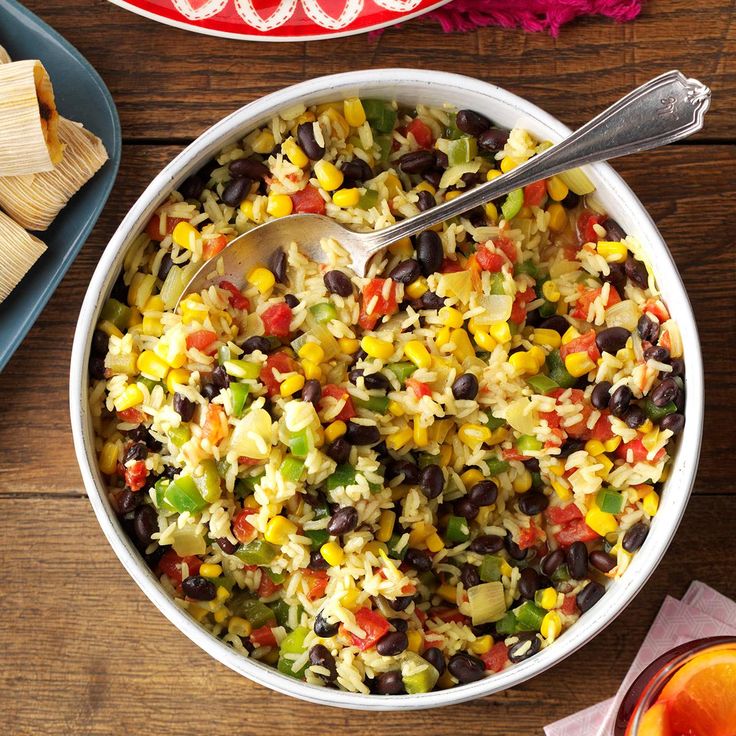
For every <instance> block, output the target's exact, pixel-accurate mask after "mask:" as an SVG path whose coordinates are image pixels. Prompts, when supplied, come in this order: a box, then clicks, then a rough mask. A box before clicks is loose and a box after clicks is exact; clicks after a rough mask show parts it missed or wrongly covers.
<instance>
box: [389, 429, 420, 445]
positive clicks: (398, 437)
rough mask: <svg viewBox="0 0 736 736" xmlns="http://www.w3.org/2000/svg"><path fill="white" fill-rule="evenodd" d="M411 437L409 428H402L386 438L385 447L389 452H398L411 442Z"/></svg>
mask: <svg viewBox="0 0 736 736" xmlns="http://www.w3.org/2000/svg"><path fill="white" fill-rule="evenodd" d="M413 436H414V432H413V431H412V429H411V427H404V428H402V429H400V430H398V431H397V432H394V433H393V434H390V435H389V436H388V437H386V446H387V447H388V448H389V450H400V449H401V448H402V447H405V446H406V445H407V444H409V442H411V439H412V437H413Z"/></svg>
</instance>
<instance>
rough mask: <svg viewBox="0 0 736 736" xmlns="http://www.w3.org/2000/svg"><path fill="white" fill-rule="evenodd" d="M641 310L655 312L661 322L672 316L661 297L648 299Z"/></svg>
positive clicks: (649, 312)
mask: <svg viewBox="0 0 736 736" xmlns="http://www.w3.org/2000/svg"><path fill="white" fill-rule="evenodd" d="M641 311H642V312H644V313H645V314H647V313H648V314H653V315H654V316H655V317H656V318H657V319H658V320H659V321H660V322H666V321H667V320H668V319H669V318H670V313H669V312H668V311H667V307H665V305H664V304H662V302H661V301H660V300H659V299H654V298H652V299H647V300H646V302H645V304H644V306H643V307H642V310H641Z"/></svg>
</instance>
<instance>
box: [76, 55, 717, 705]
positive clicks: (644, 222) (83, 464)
mask: <svg viewBox="0 0 736 736" xmlns="http://www.w3.org/2000/svg"><path fill="white" fill-rule="evenodd" d="M387 87H390V88H391V89H392V90H393V91H394V93H395V97H396V98H398V99H399V100H400V99H401V98H402V94H401V92H402V91H403V92H405V94H404V95H403V96H404V97H408V96H409V95H410V91H411V94H412V95H416V94H417V90H421V89H427V90H429V89H431V88H435V89H440V90H441V89H443V88H444V89H452V90H454V92H455V93H457V90H464V91H466V92H470V93H472V94H475V95H480V96H482V97H485V98H487V100H488V103H489V104H492V103H493V102H497V103H501V104H504V105H506V106H507V107H510V108H512V109H514V110H517V111H518V113H519V116H521V117H523V118H526V119H530V120H533V121H534V122H536V123H537V124H538V125H539V126H541V127H544V128H546V129H547V130H548V131H549V132H550V137H551V138H553V139H554V138H558V139H559V138H562V137H564V136H565V135H567V134H568V133H569V132H570V131H569V129H568V128H567V127H566V126H565V125H563V124H562V123H561V122H560V121H559V120H557V119H556V118H554V117H553V116H552V115H550V114H549V113H547V112H545V111H543V110H541V109H540V108H538V107H537V106H536V105H534V104H533V103H530V102H527V101H526V100H524V99H523V98H521V97H519V96H517V95H515V94H513V93H511V92H508V91H506V90H504V89H502V88H500V87H497V86H495V85H493V84H489V83H487V82H483V81H480V80H476V79H473V78H470V77H466V76H463V75H459V74H453V73H448V72H438V71H432V70H420V69H402V68H392V69H366V70H360V71H353V72H345V73H341V74H334V75H328V76H323V77H317V78H315V79H311V80H308V81H305V82H301V83H299V84H295V85H292V86H290V87H286V88H284V89H282V90H279V91H277V92H273V93H271V94H269V95H267V96H265V97H262V98H259V99H258V100H255V101H253V102H251V103H249V104H247V105H245V106H244V107H241V108H240V109H238V110H236V111H235V112H233V113H231V114H230V115H228V116H227V117H225V118H223V119H222V120H220V121H219V122H217V123H215V125H213V126H212V127H211V128H209V129H208V130H206V131H205V132H204V133H203V134H202V135H201V136H199V138H197V139H196V140H195V141H194V142H193V143H191V144H190V145H189V146H187V147H186V148H185V149H184V150H183V151H182V152H181V153H179V154H178V155H177V156H176V157H175V158H174V159H173V160H172V161H171V162H170V163H169V164H168V165H167V166H165V167H164V169H162V170H161V172H160V173H159V174H158V175H157V176H156V177H155V178H154V179H153V180H152V181H151V183H150V184H149V185H148V187H146V189H145V191H144V192H143V194H142V195H141V196H140V197H139V198H138V200H137V201H136V202H135V204H134V205H133V206H132V207H131V209H130V210H129V211H128V213H127V214H126V216H125V217H124V218H123V220H122V222H121V223H120V225H119V227H118V228H117V230H116V231H115V233H114V234H113V236H112V238H111V239H110V242H109V244H108V245H107V247H106V248H105V251H104V252H103V254H102V256H101V258H100V260H99V263H98V265H97V267H96V269H95V272H94V274H93V275H92V278H91V279H90V283H89V286H88V289H87V292H86V294H85V297H84V302H83V304H82V307H81V310H80V314H79V320H78V323H77V327H76V330H75V336H74V343H73V347H72V357H71V365H70V380H69V401H70V414H71V423H72V433H73V440H74V448H75V452H76V455H77V460H78V463H79V466H80V470H81V473H82V478H83V481H84V485H85V489H86V492H87V495H88V497H89V499H90V503H91V504H92V507H93V509H94V512H95V515H96V516H97V519H98V522H99V524H100V526H101V527H102V530H103V533H104V534H105V536H106V537H107V540H108V542H109V543H110V545H111V547H112V548H113V550H114V552H115V553H116V555H117V556H118V558H119V559H120V561H121V563H122V564H123V566H124V567H125V569H126V570H127V571H128V573H129V574H130V576H131V577H132V578H133V580H134V581H135V582H136V584H137V585H138V586H139V587H140V588H141V590H142V591H143V592H144V593H145V595H146V596H147V597H148V598H149V599H150V600H151V602H152V603H153V604H154V605H155V606H156V607H157V608H158V609H159V610H160V611H161V613H163V615H164V616H166V618H167V619H169V621H170V622H171V623H172V624H174V626H176V627H177V628H178V629H179V630H180V631H181V632H182V633H184V634H185V635H186V636H187V637H188V638H189V639H191V640H192V641H193V642H194V643H195V644H197V645H198V646H199V647H201V648H202V649H203V650H205V651H206V652H207V653H208V654H210V655H211V656H213V657H214V658H215V659H217V660H218V661H219V662H221V663H222V664H224V665H226V666H227V667H229V668H230V669H232V670H234V671H235V672H238V673H239V674H241V675H244V676H245V677H247V678H248V679H250V680H252V681H254V682H258V683H260V684H263V685H266V686H267V687H269V688H271V689H273V690H276V691H277V692H281V693H284V694H287V695H291V696H293V697H296V698H299V699H301V700H305V701H309V702H313V703H318V704H323V705H331V706H336V707H343V708H351V709H357V710H372V711H393V710H413V709H423V708H433V707H440V706H444V705H449V704H454V703H461V702H465V701H468V700H472V699H475V698H479V697H482V696H485V695H490V694H492V693H495V692H498V691H500V690H504V689H506V688H509V687H513V686H516V685H519V684H521V683H522V682H524V681H526V680H528V679H530V678H531V677H533V676H535V675H537V674H540V673H541V672H543V671H545V670H547V669H549V668H550V667H551V666H553V665H554V664H557V663H558V662H560V661H562V660H563V659H564V658H566V657H568V656H569V655H570V654H572V653H573V652H575V651H576V650H577V649H579V648H580V647H582V646H583V645H584V644H586V643H588V642H589V641H590V640H591V639H592V638H593V637H594V636H595V635H596V634H598V633H600V632H601V631H602V630H603V629H604V628H605V627H606V626H607V625H608V624H610V623H611V621H613V620H614V618H616V616H618V615H619V614H620V613H621V612H622V611H623V610H624V608H625V607H626V606H627V605H628V604H629V603H630V602H631V601H632V600H633V598H634V597H635V596H636V594H637V593H638V592H639V590H640V589H641V588H642V587H643V585H644V584H645V583H646V581H647V580H648V579H649V577H650V576H651V574H652V573H653V572H654V570H655V569H656V567H657V565H658V564H659V562H660V560H661V559H662V557H663V555H664V553H665V552H666V550H667V548H668V546H669V544H670V542H671V541H672V538H673V537H674V534H675V532H676V530H677V527H678V526H679V523H680V520H681V518H682V515H683V513H684V511H685V508H686V506H687V501H688V498H689V495H690V493H691V490H692V486H693V483H694V480H695V474H696V471H697V465H698V457H699V452H700V443H701V434H702V424H703V404H704V389H703V366H702V357H701V351H700V344H699V339H698V333H697V327H696V324H695V318H694V315H693V312H692V307H691V305H690V302H689V299H688V296H687V293H686V291H685V287H684V285H683V283H682V280H681V278H680V275H679V273H678V271H677V268H676V266H675V264H674V261H673V259H672V256H671V254H670V252H669V249H668V248H667V245H666V244H665V242H664V240H663V238H662V236H661V235H660V233H659V231H658V230H657V228H656V226H655V224H654V222H653V221H652V219H651V217H650V216H649V213H648V212H647V211H646V209H645V208H644V206H643V205H642V204H641V202H639V200H638V198H637V197H636V195H635V194H634V193H633V191H632V190H631V189H630V188H629V187H628V185H627V184H626V183H625V182H624V180H623V179H622V178H621V177H620V176H619V175H618V174H617V173H616V172H615V171H614V170H613V169H612V168H611V167H610V166H609V165H608V164H606V163H599V164H593V165H592V166H589V167H586V171H588V172H589V173H590V174H591V176H592V178H594V179H595V180H598V181H600V182H601V184H599V185H597V189H598V188H599V187H601V186H602V187H603V188H604V190H605V192H606V195H607V198H608V199H609V200H617V204H618V206H619V207H620V208H624V209H626V210H631V211H632V212H634V213H635V219H636V220H637V226H638V232H637V234H638V235H639V237H640V239H641V240H642V242H643V243H645V244H646V245H645V249H646V250H647V251H648V252H649V253H652V254H653V255H655V256H656V257H657V258H656V262H655V259H654V258H652V259H651V260H652V262H653V266H654V270H655V273H656V276H657V281H658V283H667V284H668V287H667V301H668V304H669V305H670V306H672V305H674V304H676V305H677V309H676V312H677V317H676V319H677V322H678V325H679V327H680V330H681V332H682V333H683V337H684V336H685V335H687V337H688V339H687V340H683V342H685V343H686V345H687V350H686V353H685V363H686V371H687V381H688V397H687V412H688V415H687V416H688V421H687V423H686V425H685V431H684V432H683V435H682V436H681V438H680V440H679V447H678V451H677V453H676V456H675V459H674V461H673V467H672V471H671V473H670V478H669V479H668V481H667V483H668V484H669V486H668V488H671V490H670V492H669V493H667V494H664V495H663V504H662V508H661V510H660V513H659V514H658V516H657V517H655V519H654V521H653V524H652V526H653V527H662V528H658V529H657V533H656V534H650V535H649V537H648V538H647V540H646V542H645V549H646V553H647V556H646V557H644V556H643V555H642V554H641V553H640V554H639V555H637V556H636V557H635V558H634V562H633V563H632V565H631V566H630V569H629V570H627V572H626V574H624V575H623V576H622V577H621V578H619V579H618V580H616V581H615V582H614V583H613V584H612V585H611V586H610V588H609V589H608V591H607V593H606V595H605V596H604V597H603V599H602V600H601V602H599V603H598V604H596V606H594V607H593V608H592V609H591V610H590V611H588V612H587V613H586V614H585V616H583V617H581V618H580V619H579V620H578V621H577V622H576V623H575V625H574V626H573V627H571V629H570V630H569V631H568V632H566V634H565V636H564V637H561V638H560V639H559V640H558V641H556V642H555V643H554V646H551V647H548V648H545V649H544V650H542V651H541V652H539V653H538V654H537V655H535V656H534V657H532V658H530V659H528V660H525V661H523V662H520V663H518V664H515V665H514V666H513V667H510V668H508V669H506V670H503V671H502V672H500V673H496V674H493V675H489V676H487V677H485V678H483V679H481V680H479V681H477V682H474V683H469V684H466V685H459V686H456V687H454V688H450V689H447V690H441V691H437V692H430V693H422V694H416V695H401V696H389V695H363V694H360V693H351V692H347V691H342V690H333V689H331V688H325V687H319V686H316V685H309V684H307V683H304V682H301V681H299V680H295V679H293V678H290V677H288V676H287V675H284V674H282V673H280V672H278V670H276V669H275V668H273V667H270V666H268V665H265V664H263V663H261V662H258V661H256V660H252V659H250V658H248V657H244V656H243V655H241V654H240V653H238V652H237V651H236V650H234V649H233V648H232V647H231V646H230V645H228V644H226V643H225V642H223V641H222V640H220V639H218V638H217V637H215V636H214V635H213V634H212V633H210V632H209V631H208V630H206V629H205V628H204V627H202V626H201V625H200V624H198V623H197V622H196V621H195V620H194V619H193V618H191V617H190V616H189V615H188V614H187V613H186V612H185V611H183V610H182V609H181V608H179V607H178V606H177V605H176V603H175V602H174V599H173V598H171V597H170V596H169V594H168V593H167V592H166V591H165V590H164V589H163V587H162V586H161V585H160V583H159V581H158V579H157V578H156V577H155V576H154V575H153V573H152V572H151V570H150V569H149V568H148V566H147V565H146V564H145V562H144V560H143V559H142V557H141V556H140V554H139V553H138V552H137V550H136V549H135V547H134V546H133V544H132V543H131V542H130V540H129V539H128V538H127V535H125V533H124V531H123V530H122V528H121V526H120V524H119V522H118V520H117V518H116V516H115V514H114V512H113V511H112V509H111V507H110V504H109V501H108V499H107V497H106V491H105V486H104V483H103V482H102V479H101V476H100V474H99V470H98V469H97V467H96V454H95V450H94V439H93V436H92V433H91V431H90V430H91V420H90V416H89V406H88V400H87V361H88V356H89V349H90V336H91V333H92V330H93V328H94V324H95V322H96V318H97V314H98V312H99V309H100V308H101V305H102V302H103V297H105V298H106V296H107V293H108V291H109V288H110V287H111V284H112V282H113V277H112V276H111V275H110V274H114V273H116V264H119V263H120V262H121V261H122V258H123V254H124V252H125V250H126V248H127V246H128V245H129V242H130V241H131V240H132V238H133V237H135V235H136V234H137V233H138V232H139V228H140V225H141V223H142V222H143V221H144V220H145V218H146V217H149V216H150V214H151V213H152V212H153V210H154V209H155V208H156V207H157V206H158V204H159V202H160V201H161V200H162V198H163V197H164V196H168V193H169V192H170V191H171V189H172V188H174V187H175V185H177V184H178V183H179V182H180V181H181V180H183V178H185V176H187V175H189V174H190V173H191V172H192V171H193V170H195V169H196V167H197V165H201V163H202V162H203V161H204V160H205V159H206V158H207V157H208V156H212V155H213V154H214V153H215V152H217V151H218V150H219V149H220V148H221V147H222V146H223V145H225V143H224V142H223V141H225V140H226V139H228V138H233V137H234V134H235V133H240V134H242V131H245V130H247V128H248V127H249V126H253V125H256V124H257V123H254V122H253V121H254V119H256V118H258V117H263V116H264V114H268V115H270V114H272V113H273V111H276V110H283V109H286V108H288V107H289V106H290V105H294V104H295V103H297V102H298V101H300V100H303V99H304V98H306V97H309V96H310V95H311V96H313V97H314V96H322V97H326V96H330V95H334V96H336V97H341V96H343V93H344V92H345V91H346V90H349V89H354V88H360V89H361V90H366V91H370V90H374V89H376V90H377V89H379V88H381V89H384V90H385V89H386V88H387ZM448 94H452V93H451V92H448ZM609 209H610V208H609ZM674 480H677V483H676V484H675V483H674ZM675 491H677V493H675ZM665 507H666V513H662V512H663V511H665Z"/></svg>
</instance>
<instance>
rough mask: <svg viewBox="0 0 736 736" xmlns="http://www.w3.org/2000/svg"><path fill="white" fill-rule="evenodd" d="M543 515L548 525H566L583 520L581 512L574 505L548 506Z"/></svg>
mask: <svg viewBox="0 0 736 736" xmlns="http://www.w3.org/2000/svg"><path fill="white" fill-rule="evenodd" d="M544 515H545V517H546V519H547V521H548V522H549V523H550V524H567V523H568V522H570V521H573V520H575V519H582V518H583V512H582V511H581V510H580V509H579V508H578V507H577V505H576V504H574V503H569V504H568V505H567V506H548V507H547V509H546V510H545V512H544Z"/></svg>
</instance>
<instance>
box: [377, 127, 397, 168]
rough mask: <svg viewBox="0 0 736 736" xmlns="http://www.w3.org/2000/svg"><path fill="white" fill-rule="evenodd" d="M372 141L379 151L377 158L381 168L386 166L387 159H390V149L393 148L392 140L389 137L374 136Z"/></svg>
mask: <svg viewBox="0 0 736 736" xmlns="http://www.w3.org/2000/svg"><path fill="white" fill-rule="evenodd" d="M373 140H374V141H375V142H376V143H377V144H378V148H379V150H380V151H381V155H380V156H379V158H378V161H379V163H380V164H381V166H386V165H387V164H388V161H389V158H390V157H391V148H392V147H393V142H394V141H393V138H392V137H391V136H390V135H375V136H373Z"/></svg>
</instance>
